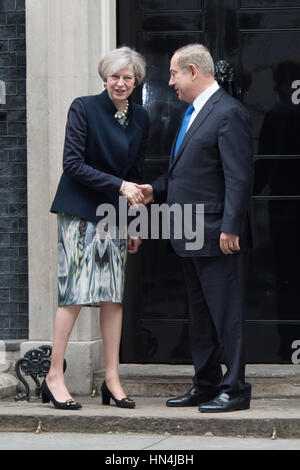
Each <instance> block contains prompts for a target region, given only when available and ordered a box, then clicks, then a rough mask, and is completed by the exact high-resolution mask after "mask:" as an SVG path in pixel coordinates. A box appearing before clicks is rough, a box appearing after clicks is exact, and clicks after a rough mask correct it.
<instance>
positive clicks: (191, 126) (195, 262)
mask: <svg viewBox="0 0 300 470" xmlns="http://www.w3.org/2000/svg"><path fill="white" fill-rule="evenodd" d="M170 74H171V78H170V81H169V85H170V86H171V87H174V89H175V91H176V92H177V95H178V98H179V100H182V101H185V102H186V103H189V104H190V106H189V108H188V110H187V113H186V115H185V117H184V120H183V123H182V125H181V128H180V130H179V132H178V134H177V136H176V138H175V141H174V144H173V148H172V151H171V159H170V165H169V170H168V172H167V174H164V175H162V176H160V177H159V178H158V179H157V180H156V181H155V182H153V183H152V185H148V184H147V185H142V186H140V187H141V188H142V189H143V192H144V197H145V202H146V203H148V202H150V201H152V200H154V201H155V202H163V201H165V200H166V199H167V203H168V204H169V205H171V204H173V203H179V204H181V205H182V207H183V205H184V204H188V203H192V205H193V210H194V211H195V212H196V211H197V206H196V204H203V205H204V245H203V247H202V248H201V249H198V250H197V249H195V250H187V249H186V240H185V239H184V238H183V239H181V240H178V239H175V238H176V237H172V229H171V244H172V246H173V249H174V251H175V252H176V253H177V254H178V255H179V256H180V257H181V258H182V265H183V272H184V277H185V282H186V288H187V293H188V299H189V309H190V312H189V313H190V343H191V353H192V358H193V363H194V367H195V375H194V379H193V384H194V385H193V387H192V389H191V390H190V391H188V392H187V393H186V394H185V395H183V396H181V397H177V398H172V399H169V400H168V401H167V406H174V407H175V406H194V405H200V407H199V410H200V411H201V412H223V411H233V410H241V409H247V408H249V407H250V397H251V385H250V384H247V383H245V363H244V326H243V323H244V309H245V306H244V298H245V284H246V258H245V257H246V251H247V249H248V248H249V247H250V246H251V225H252V222H251V220H252V217H251V213H250V210H249V201H250V196H251V188H252V178H253V160H252V136H251V124H250V118H249V115H248V112H247V111H246V109H245V108H244V107H243V106H242V105H241V103H240V102H239V101H237V100H236V99H235V98H233V97H231V96H230V95H228V94H227V93H226V92H225V91H224V90H223V89H222V88H220V87H219V85H218V84H217V83H216V81H215V79H214V64H213V60H212V57H211V55H210V53H209V51H208V50H207V49H206V48H205V47H204V46H202V45H200V44H192V45H188V46H185V47H183V48H181V49H179V50H177V51H176V52H175V54H174V55H173V57H172V60H171V65H170ZM221 358H222V360H223V361H224V364H225V365H226V368H227V370H226V373H225V374H224V375H223V372H222V369H221V366H220V359H221Z"/></svg>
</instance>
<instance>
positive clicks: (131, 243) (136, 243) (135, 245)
mask: <svg viewBox="0 0 300 470" xmlns="http://www.w3.org/2000/svg"><path fill="white" fill-rule="evenodd" d="M141 244H142V240H141V239H140V238H130V237H128V253H130V254H131V255H134V254H136V253H137V252H138V249H139V247H140V245H141Z"/></svg>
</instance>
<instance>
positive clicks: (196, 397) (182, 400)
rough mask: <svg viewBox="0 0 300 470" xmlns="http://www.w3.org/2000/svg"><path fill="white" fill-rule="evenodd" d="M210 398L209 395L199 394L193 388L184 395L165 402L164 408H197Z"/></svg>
mask: <svg viewBox="0 0 300 470" xmlns="http://www.w3.org/2000/svg"><path fill="white" fill-rule="evenodd" d="M212 398H213V397H212V396H211V395H210V396H208V395H204V394H201V393H199V392H198V391H197V389H196V388H195V387H192V388H191V390H189V391H188V392H187V393H186V394H185V395H182V396H180V397H176V398H170V399H169V400H167V402H166V406H197V405H201V403H205V402H207V401H208V400H211V399H212Z"/></svg>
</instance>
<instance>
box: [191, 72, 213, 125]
mask: <svg viewBox="0 0 300 470" xmlns="http://www.w3.org/2000/svg"><path fill="white" fill-rule="evenodd" d="M219 88H220V87H219V85H218V83H217V82H216V81H214V83H213V84H212V85H210V86H209V87H208V88H206V90H204V91H203V92H202V93H201V94H200V95H199V96H197V98H196V99H195V101H194V102H193V105H194V108H195V110H194V111H193V113H192V115H191V119H190V122H189V125H188V127H187V131H188V129H189V128H190V127H191V125H192V123H193V121H194V120H195V119H196V117H197V115H198V113H199V112H200V111H201V109H202V108H203V106H204V105H205V103H206V101H207V100H208V99H209V98H210V97H211V96H212V95H213V94H214V93H215V92H216V91H217V90H218V89H219Z"/></svg>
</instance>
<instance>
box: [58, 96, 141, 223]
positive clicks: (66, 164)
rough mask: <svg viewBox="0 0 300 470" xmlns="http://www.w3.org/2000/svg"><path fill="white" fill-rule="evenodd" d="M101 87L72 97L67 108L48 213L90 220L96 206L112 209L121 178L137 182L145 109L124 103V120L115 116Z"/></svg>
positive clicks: (131, 103) (113, 107) (92, 219)
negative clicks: (126, 106)
mask: <svg viewBox="0 0 300 470" xmlns="http://www.w3.org/2000/svg"><path fill="white" fill-rule="evenodd" d="M116 111H117V110H116V108H115V106H114V104H113V102H112V101H111V100H110V98H109V95H108V93H107V91H106V90H105V91H104V92H103V93H101V94H99V95H95V96H85V97H81V98H77V99H75V100H74V101H73V103H72V104H71V106H70V109H69V113H68V120H67V126H66V135H65V145H64V154H63V174H62V176H61V179H60V182H59V185H58V188H57V192H56V195H55V198H54V201H53V203H52V206H51V209H50V211H51V212H54V213H65V214H69V215H75V216H78V217H80V218H83V219H86V220H89V221H93V222H96V221H98V220H100V219H101V217H98V216H96V210H97V207H98V206H99V205H100V204H102V203H110V204H113V205H114V207H115V208H116V209H118V204H119V196H120V194H119V189H120V187H121V184H122V181H123V180H124V179H125V180H127V181H134V182H137V183H140V182H141V172H142V165H143V160H144V150H145V145H146V140H147V136H148V130H149V117H148V113H147V111H146V110H145V109H144V108H143V107H142V106H139V105H137V104H136V103H134V102H132V101H131V102H130V118H129V124H128V127H127V128H126V129H124V128H123V127H122V126H121V125H120V124H119V123H118V122H117V120H116V119H115V117H114V114H115V113H116Z"/></svg>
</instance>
